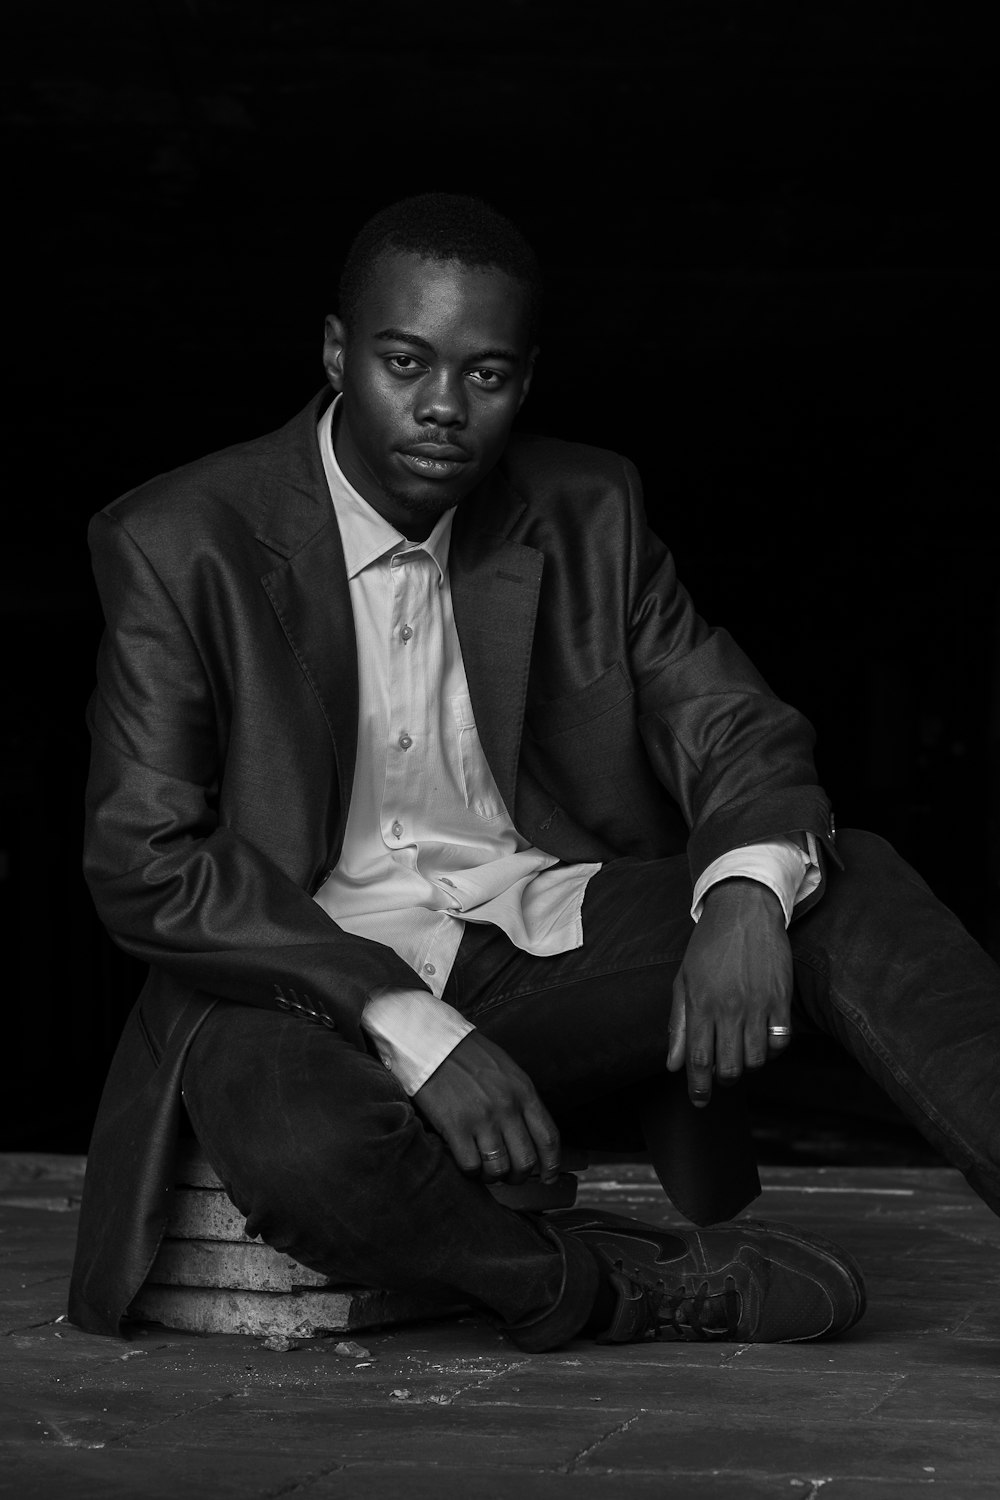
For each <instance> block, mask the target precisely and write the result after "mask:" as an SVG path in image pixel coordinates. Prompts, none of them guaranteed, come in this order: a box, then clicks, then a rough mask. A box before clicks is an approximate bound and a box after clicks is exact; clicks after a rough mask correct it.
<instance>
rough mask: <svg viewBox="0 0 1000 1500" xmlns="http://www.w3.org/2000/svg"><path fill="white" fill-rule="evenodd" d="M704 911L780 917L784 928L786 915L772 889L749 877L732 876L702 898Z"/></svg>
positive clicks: (720, 882) (714, 886)
mask: <svg viewBox="0 0 1000 1500" xmlns="http://www.w3.org/2000/svg"><path fill="white" fill-rule="evenodd" d="M702 906H703V910H705V911H708V910H709V909H711V910H712V911H713V912H714V911H716V910H730V911H733V912H740V913H744V912H745V913H751V912H755V911H759V912H763V913H766V914H770V915H771V916H775V917H778V918H779V919H780V921H781V924H782V926H784V924H785V913H784V911H783V910H782V906H781V902H780V901H779V900H778V897H777V896H776V895H775V893H774V891H772V890H771V887H770V886H768V885H764V883H763V882H762V881H760V880H754V879H752V878H751V877H750V876H749V875H731V876H728V877H727V878H726V879H725V880H720V881H718V882H717V883H716V884H715V885H713V886H711V887H710V888H709V889H708V890H707V891H706V892H705V895H704V897H703V898H702Z"/></svg>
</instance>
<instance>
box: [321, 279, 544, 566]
mask: <svg viewBox="0 0 1000 1500" xmlns="http://www.w3.org/2000/svg"><path fill="white" fill-rule="evenodd" d="M526 303H527V297H526V294H525V291H524V289H523V288H522V287H521V286H520V284H519V283H518V282H516V281H514V280H513V279H512V278H511V277H509V276H507V275H506V274H505V273H504V272H502V271H498V270H494V269H490V268H474V267H469V266H463V265H461V264H460V263H459V262H457V261H452V260H448V261H439V260H427V259H424V258H423V257H422V256H419V255H413V254H409V253H402V252H400V253H394V254H391V255H383V256H382V257H381V258H380V259H379V261H378V263H377V265H376V268H375V276H374V279H373V281H372V285H371V286H370V287H369V289H368V291H367V292H366V293H365V296H364V298H363V300H362V303H361V306H360V307H359V308H358V310H357V314H356V316H355V318H354V322H353V325H352V327H351V329H350V332H348V330H347V328H346V327H345V325H344V324H343V322H342V321H341V320H340V319H339V318H335V317H330V318H327V321H326V342H325V345H324V350H323V363H324V365H325V367H326V372H327V377H328V379H329V381H330V384H331V385H332V386H333V388H334V390H336V391H342V392H343V400H342V401H341V404H340V408H339V425H338V427H337V430H336V433H335V438H334V444H335V449H336V453H337V460H338V462H339V464H340V466H341V468H342V469H343V471H344V474H345V476H346V477H347V479H348V480H350V482H351V484H353V486H354V488H355V489H356V490H358V491H359V493H360V494H361V495H363V496H364V498H365V499H366V500H367V501H368V503H369V505H372V506H373V507H374V508H375V509H376V510H377V511H378V512H379V513H380V514H381V515H382V516H384V517H385V519H386V520H387V521H390V522H391V523H392V524H393V525H394V526H397V527H398V528H399V530H400V531H402V532H403V534H404V536H408V537H410V538H411V540H414V541H420V540H422V539H423V538H424V537H426V536H427V535H428V533H429V532H430V530H431V528H432V527H433V525H434V523H435V521H437V519H438V517H439V516H441V515H442V514H443V513H444V512H445V511H446V510H448V509H449V508H450V507H451V506H453V505H457V504H458V502H459V501H460V500H462V499H464V498H465V496H466V495H468V494H469V492H470V491H471V490H473V489H474V488H475V486H476V485H477V484H478V483H479V482H480V480H481V479H482V478H483V477H484V476H485V475H486V474H488V473H489V471H490V469H492V467H493V465H494V464H495V463H496V462H497V460H498V459H499V457H500V455H501V453H502V452H503V450H504V446H505V445H506V442H507V437H508V434H509V432H510V428H511V423H512V422H513V420H514V417H515V416H516V414H517V411H518V408H519V407H520V405H521V403H522V401H523V400H524V398H525V396H526V395H527V393H528V386H529V385H530V383H531V371H532V367H533V364H534V359H535V353H536V351H535V350H534V349H532V348H531V347H530V346H529V344H528V321H527V308H526Z"/></svg>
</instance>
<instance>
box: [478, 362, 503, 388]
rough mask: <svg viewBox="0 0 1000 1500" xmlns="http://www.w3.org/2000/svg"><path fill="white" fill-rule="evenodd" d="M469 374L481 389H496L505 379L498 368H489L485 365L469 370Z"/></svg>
mask: <svg viewBox="0 0 1000 1500" xmlns="http://www.w3.org/2000/svg"><path fill="white" fill-rule="evenodd" d="M469 375H470V376H471V377H472V379H473V380H474V381H475V382H476V384H477V385H481V386H482V387H483V389H484V390H487V391H498V390H499V389H500V387H501V386H502V385H504V384H505V382H506V380H507V377H506V375H504V374H503V373H502V372H501V371H500V370H491V369H489V368H487V367H482V368H480V369H478V370H470V371H469Z"/></svg>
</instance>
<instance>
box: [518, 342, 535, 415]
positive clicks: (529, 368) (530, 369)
mask: <svg viewBox="0 0 1000 1500" xmlns="http://www.w3.org/2000/svg"><path fill="white" fill-rule="evenodd" d="M537 358H538V345H537V344H536V345H535V347H534V348H533V349H532V351H531V353H530V354H529V355H528V360H527V365H526V368H525V371H524V379H523V380H522V381H521V399H520V400H519V401H518V403H517V409H518V411H520V410H521V407H522V406H523V405H524V400H525V397H526V396H527V394H528V392H529V391H530V390H531V377H532V375H534V373H535V360H536V359H537Z"/></svg>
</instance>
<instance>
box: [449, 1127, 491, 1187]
mask: <svg viewBox="0 0 1000 1500" xmlns="http://www.w3.org/2000/svg"><path fill="white" fill-rule="evenodd" d="M444 1139H445V1145H446V1146H447V1147H448V1150H449V1151H450V1152H451V1154H452V1156H453V1157H454V1158H455V1162H456V1164H457V1166H458V1169H459V1171H460V1172H465V1173H466V1175H467V1176H469V1177H478V1176H479V1174H480V1172H481V1171H482V1169H483V1162H482V1157H481V1156H480V1154H479V1147H478V1146H477V1144H476V1140H475V1137H474V1136H472V1135H465V1134H460V1133H459V1132H457V1131H446V1132H445V1133H444Z"/></svg>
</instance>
